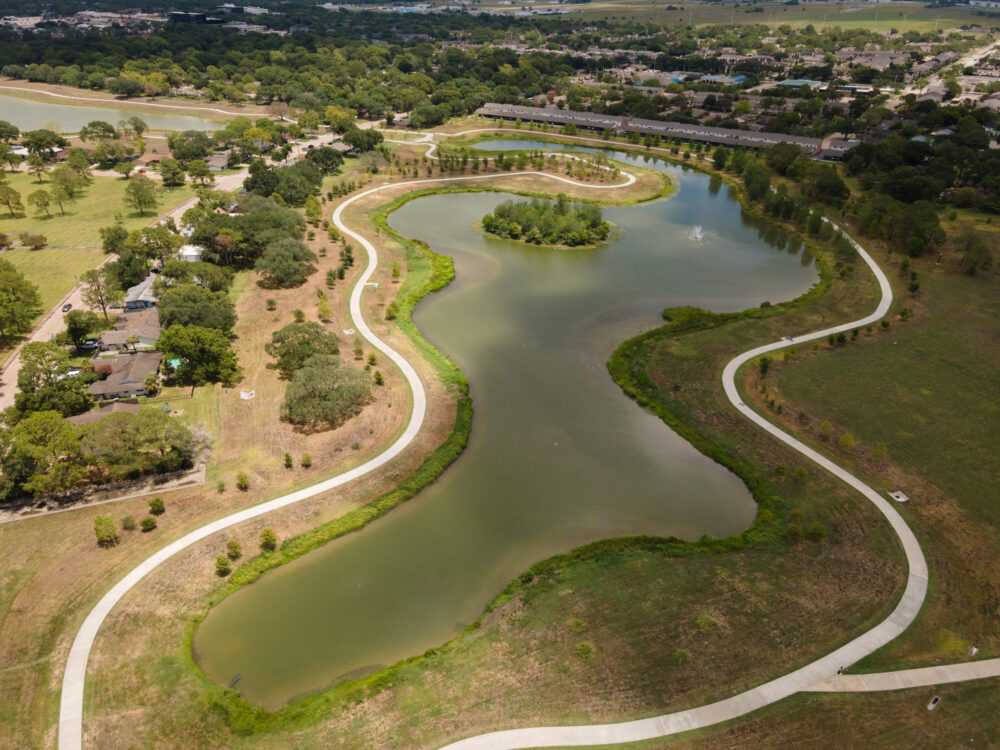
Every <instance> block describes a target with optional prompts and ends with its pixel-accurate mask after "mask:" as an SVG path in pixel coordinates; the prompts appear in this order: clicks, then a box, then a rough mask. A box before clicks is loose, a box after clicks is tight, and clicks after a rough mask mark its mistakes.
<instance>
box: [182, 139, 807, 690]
mask: <svg viewBox="0 0 1000 750" xmlns="http://www.w3.org/2000/svg"><path fill="white" fill-rule="evenodd" d="M519 145H521V144H519ZM526 147H529V148H531V147H532V146H526ZM507 148H508V149H510V146H509V145H508V146H507ZM615 156H616V157H621V156H623V155H621V154H616V155H615ZM656 164H657V165H658V167H659V168H663V169H672V168H670V167H666V166H665V165H659V163H658V162H657V163H656ZM674 171H676V170H674ZM683 180H684V181H683V184H682V188H681V190H680V192H679V193H678V194H677V195H676V196H675V197H674V198H673V199H672V200H669V201H658V202H653V203H650V204H646V205H641V206H622V207H609V208H607V209H606V210H605V215H606V218H607V219H608V220H609V221H612V222H614V223H615V224H617V225H618V226H619V227H621V228H622V229H623V233H622V237H621V239H619V240H617V241H616V242H613V243H611V244H608V245H605V246H603V247H599V248H594V249H589V250H582V251H581V250H573V251H566V250H559V251H554V250H550V249H546V248H542V247H536V246H532V245H526V244H521V243H517V242H511V241H507V240H500V239H496V238H492V237H486V236H483V235H480V234H478V233H476V232H474V231H471V229H470V227H471V226H472V224H473V223H474V222H476V221H477V220H479V219H480V218H481V217H482V216H483V215H484V214H486V213H488V212H490V211H492V210H493V208H494V207H495V206H496V205H497V203H499V202H501V201H502V200H504V199H505V196H498V195H495V194H489V193H471V194H470V193H466V194H445V195H432V196H428V197H424V198H419V199H417V200H414V201H411V202H410V203H408V204H406V205H405V206H403V208H401V209H400V210H399V211H397V212H396V213H394V214H393V215H392V216H391V217H390V221H391V224H392V225H393V227H395V228H396V229H397V230H398V231H400V232H401V233H402V234H404V235H407V236H411V237H419V238H421V239H423V240H425V241H427V242H428V243H429V244H430V245H431V246H432V247H433V248H434V249H436V250H438V251H439V252H444V253H447V254H449V255H451V256H452V257H453V258H454V259H455V265H456V271H457V280H456V283H455V284H454V285H453V286H452V287H450V288H449V289H448V290H446V291H445V292H443V293H441V294H438V295H435V296H433V297H431V298H429V299H427V300H425V301H424V302H423V303H421V305H420V306H419V308H418V310H417V314H416V315H415V322H416V323H417V325H418V327H419V328H420V330H421V331H422V332H423V333H424V335H425V336H426V337H427V338H428V339H429V340H430V341H432V342H433V343H434V344H435V345H436V346H438V347H439V348H440V349H441V350H442V351H444V352H446V353H447V354H448V355H449V356H450V357H452V358H453V359H454V360H455V361H456V362H457V363H458V365H459V366H460V367H461V368H462V370H463V371H464V372H465V374H466V375H467V376H468V379H469V382H470V383H471V388H472V397H473V400H474V403H475V407H476V415H475V421H474V425H473V431H472V436H471V439H470V443H469V446H468V449H467V450H466V452H465V454H464V455H463V456H462V457H461V458H460V459H459V460H458V462H457V463H456V464H455V465H454V466H452V467H451V468H449V469H448V471H447V472H445V474H444V476H443V477H442V478H441V479H440V480H439V481H438V482H437V483H435V484H434V485H432V486H431V487H429V488H427V489H426V490H424V491H423V492H422V493H421V494H420V495H419V496H418V497H416V498H414V499H413V500H411V501H410V502H409V503H408V504H406V505H405V506H403V507H402V508H399V509H397V510H394V511H392V512H391V513H390V514H389V515H388V516H387V517H385V518H383V519H381V520H379V521H377V522H375V523H373V524H372V525H370V526H369V527H368V528H366V529H365V530H363V531H361V532H359V533H356V534H352V535H350V536H349V537H346V538H344V539H341V540H338V541H335V542H332V543H331V544H329V545H327V546H326V547H324V548H323V549H321V550H318V551H316V552H313V553H310V554H309V555H307V556H305V557H304V558H302V559H300V560H298V561H296V562H294V563H292V564H290V565H287V566H284V568H282V569H279V570H277V571H275V572H273V573H270V574H268V575H267V576H265V577H264V578H263V579H261V580H260V581H259V582H257V583H255V584H254V585H252V586H250V587H248V588H246V589H244V590H242V591H241V592H239V593H237V594H235V595H234V596H231V597H229V598H228V599H227V600H225V601H224V602H223V603H222V604H221V605H220V606H219V607H217V608H216V609H215V610H213V611H212V612H211V613H210V614H209V616H208V617H207V618H206V620H205V622H204V623H203V624H202V626H201V627H200V628H199V630H198V632H197V634H196V637H195V641H194V645H195V650H196V656H197V658H198V661H199V663H200V664H201V665H202V666H203V667H204V669H205V670H206V672H207V673H208V674H209V675H210V676H211V677H212V678H213V679H215V680H216V681H218V682H221V683H225V682H227V681H228V680H229V679H230V678H232V677H233V675H235V674H237V673H239V674H242V676H243V677H242V679H241V681H240V682H239V684H238V685H237V689H239V690H240V692H241V693H242V694H243V695H244V696H245V697H247V698H248V699H250V700H252V701H256V702H259V703H262V704H263V705H266V706H271V707H273V706H277V705H279V704H281V703H282V702H284V701H287V700H288V699H290V698H292V697H294V696H296V695H300V694H302V693H305V692H308V691H314V690H318V689H321V688H323V687H325V686H327V685H329V684H330V683H332V682H334V681H336V680H338V679H342V678H343V677H344V676H345V675H348V674H357V673H358V672H359V670H360V671H361V672H364V671H366V670H371V669H372V668H374V667H373V665H380V664H381V665H386V664H391V663H393V662H395V661H397V660H398V659H401V658H404V657H406V656H410V655H413V654H416V653H421V652H422V651H424V650H425V649H427V648H430V647H433V646H437V645H439V644H441V643H443V642H444V641H446V640H448V638H449V637H451V636H453V635H455V634H456V633H457V632H459V631H460V629H461V628H462V627H463V626H464V625H465V624H466V623H468V622H470V621H471V620H473V619H474V618H475V617H476V616H477V615H478V614H479V613H480V612H481V610H482V608H483V605H484V604H486V602H488V601H489V599H490V598H491V597H492V596H493V595H495V594H496V593H497V592H498V591H499V590H500V589H502V587H503V586H504V585H505V584H506V583H507V582H508V581H509V580H510V579H511V578H512V577H513V576H515V575H517V574H519V573H520V572H521V571H523V570H524V569H525V568H527V567H528V566H530V565H531V564H532V563H533V562H535V561H537V560H540V559H542V558H545V557H547V556H549V555H552V554H554V553H557V552H562V551H567V550H569V549H572V548H574V547H576V546H578V545H580V544H583V543H585V542H589V541H593V540H596V539H601V538H606V537H611V536H620V535H626V534H653V535H664V536H666V535H676V536H680V537H685V538H689V539H690V538H697V537H699V536H701V535H703V534H712V535H715V536H720V537H721V536H726V535H729V534H733V533H737V532H739V531H740V530H742V529H743V528H745V527H746V526H747V525H748V524H749V523H750V522H751V521H752V519H753V515H754V511H755V508H754V504H753V502H752V499H751V498H750V495H749V493H748V492H747V490H746V488H745V487H744V486H743V484H742V483H741V482H740V481H739V480H738V479H737V478H736V477H735V476H733V475H732V474H730V473H729V472H728V471H726V470H725V469H723V468H721V467H720V466H718V465H717V464H715V463H713V462H712V461H710V460H708V459H707V458H705V457H704V456H702V455H701V454H699V453H698V452H696V451H695V450H694V449H693V448H691V446H690V445H689V444H688V443H686V442H685V441H684V440H682V439H681V438H679V437H678V436H677V435H675V434H674V433H673V432H671V431H670V430H669V429H667V428H666V427H665V426H664V425H663V423H662V422H661V421H660V420H659V419H657V418H655V417H653V416H651V415H650V414H647V413H646V412H644V411H643V410H642V409H640V408H639V407H637V406H636V405H635V404H634V403H633V402H631V401H629V400H628V399H627V398H626V397H625V396H623V395H622V393H621V391H620V390H619V389H618V387H617V386H616V385H615V384H614V383H613V382H612V381H611V379H610V377H609V376H608V374H607V370H606V368H605V362H606V361H607V358H608V356H609V355H610V354H611V352H612V351H613V350H614V348H615V347H616V346H617V345H618V344H619V343H620V342H621V341H622V340H624V339H625V338H628V337H630V336H633V335H635V334H637V333H639V332H641V331H643V330H647V329H649V328H651V327H654V326H656V325H658V324H659V323H660V322H662V317H661V311H662V309H663V308H664V307H666V306H672V305H699V306H703V307H709V308H712V309H715V310H721V311H731V310H739V309H744V308H747V307H753V306H757V305H759V304H760V303H761V302H762V301H764V300H769V301H779V300H784V299H789V298H791V297H794V296H796V295H798V294H800V293H802V292H803V291H805V290H806V289H808V288H809V287H810V286H811V285H812V284H813V283H814V282H815V281H816V272H815V270H814V269H813V268H812V267H811V263H807V265H805V266H803V264H802V263H799V262H796V261H795V260H794V259H793V258H792V257H791V256H790V255H789V250H790V248H789V242H788V240H787V237H784V236H783V235H782V234H781V233H780V232H779V233H777V234H775V233H774V230H773V229H772V228H770V227H768V226H767V225H763V224H760V223H755V222H753V221H750V220H746V219H745V218H743V217H741V210H740V206H739V205H738V204H737V203H735V202H734V201H732V200H731V199H730V197H729V196H728V194H727V193H725V192H722V191H718V190H716V191H714V192H713V191H712V190H711V189H710V182H709V179H708V178H707V177H706V176H704V175H702V174H700V173H697V172H690V173H688V174H686V175H684V177H683ZM695 224H700V225H701V226H702V227H704V229H705V235H706V237H707V238H708V239H706V241H703V242H699V241H697V240H694V239H692V238H691V236H690V230H691V227H692V226H693V225H695Z"/></svg>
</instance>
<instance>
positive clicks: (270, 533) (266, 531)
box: [259, 526, 278, 552]
mask: <svg viewBox="0 0 1000 750" xmlns="http://www.w3.org/2000/svg"><path fill="white" fill-rule="evenodd" d="M259 539H260V548H261V549H262V550H264V551H265V552H273V551H274V550H275V548H276V547H277V546H278V535H277V534H275V533H274V529H272V528H271V527H270V526H265V527H264V528H263V529H261V530H260V537H259Z"/></svg>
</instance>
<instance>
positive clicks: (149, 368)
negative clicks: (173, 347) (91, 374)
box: [89, 352, 163, 401]
mask: <svg viewBox="0 0 1000 750" xmlns="http://www.w3.org/2000/svg"><path fill="white" fill-rule="evenodd" d="M162 359H163V355H162V354H160V352H133V353H131V354H119V355H118V356H117V357H115V358H114V359H112V360H110V361H109V362H102V361H98V362H97V364H96V367H95V369H96V370H97V373H98V374H102V372H104V371H106V370H107V369H110V373H108V375H107V377H106V378H104V379H103V380H98V381H97V382H95V383H91V385H90V389H89V390H90V395H92V396H93V397H94V398H95V399H96V400H98V401H105V400H108V399H115V398H137V397H138V396H144V395H145V394H146V378H147V377H149V376H150V375H156V374H157V373H158V372H159V370H160V361H161V360H162Z"/></svg>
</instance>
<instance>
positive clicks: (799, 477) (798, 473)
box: [792, 466, 809, 482]
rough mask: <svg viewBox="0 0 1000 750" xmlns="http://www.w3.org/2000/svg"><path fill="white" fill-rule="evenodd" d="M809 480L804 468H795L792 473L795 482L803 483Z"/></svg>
mask: <svg viewBox="0 0 1000 750" xmlns="http://www.w3.org/2000/svg"><path fill="white" fill-rule="evenodd" d="M808 478H809V472H808V471H807V470H806V467H805V466H796V467H795V471H793V472H792V479H794V480H795V481H796V482H804V481H805V480H806V479H808Z"/></svg>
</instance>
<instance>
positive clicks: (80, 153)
mask: <svg viewBox="0 0 1000 750" xmlns="http://www.w3.org/2000/svg"><path fill="white" fill-rule="evenodd" d="M66 166H67V167H68V168H69V169H71V170H73V171H74V172H76V173H77V174H78V175H80V176H81V177H83V178H85V179H86V178H87V177H89V176H90V157H88V156H87V152H86V151H84V150H83V149H82V148H71V149H70V150H69V155H68V156H67V157H66Z"/></svg>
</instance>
